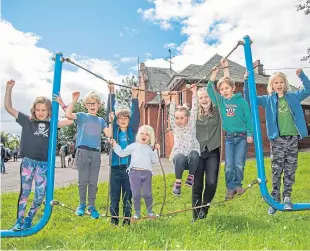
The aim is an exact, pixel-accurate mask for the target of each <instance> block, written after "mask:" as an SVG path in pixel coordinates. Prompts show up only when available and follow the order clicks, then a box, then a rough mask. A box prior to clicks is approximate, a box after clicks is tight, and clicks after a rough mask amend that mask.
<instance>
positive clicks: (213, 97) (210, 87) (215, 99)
mask: <svg viewBox="0 0 310 251" xmlns="http://www.w3.org/2000/svg"><path fill="white" fill-rule="evenodd" d="M218 71H219V70H218V68H217V67H213V71H212V74H211V76H210V80H209V82H208V86H207V93H208V95H209V97H210V99H211V100H212V102H213V104H214V105H216V106H219V104H218V103H219V101H220V99H221V95H220V94H219V93H218V92H217V91H216V90H215V87H214V82H215V79H216V75H217V73H218Z"/></svg>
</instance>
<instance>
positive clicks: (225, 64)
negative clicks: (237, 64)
mask: <svg viewBox="0 0 310 251" xmlns="http://www.w3.org/2000/svg"><path fill="white" fill-rule="evenodd" d="M221 66H222V68H223V72H224V77H230V73H229V68H228V60H227V58H222V59H221Z"/></svg>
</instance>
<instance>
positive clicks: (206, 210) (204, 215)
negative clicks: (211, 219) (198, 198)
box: [198, 207, 210, 220]
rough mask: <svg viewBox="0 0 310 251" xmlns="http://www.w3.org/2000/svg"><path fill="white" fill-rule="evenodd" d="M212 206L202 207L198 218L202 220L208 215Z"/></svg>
mask: <svg viewBox="0 0 310 251" xmlns="http://www.w3.org/2000/svg"><path fill="white" fill-rule="evenodd" d="M209 208H210V207H204V208H201V209H200V211H199V214H198V219H200V220H202V219H205V218H206V217H207V214H208V211H209Z"/></svg>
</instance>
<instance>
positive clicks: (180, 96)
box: [178, 92, 183, 105]
mask: <svg viewBox="0 0 310 251" xmlns="http://www.w3.org/2000/svg"><path fill="white" fill-rule="evenodd" d="M178 95H179V96H178V98H179V105H183V92H179V93H178Z"/></svg>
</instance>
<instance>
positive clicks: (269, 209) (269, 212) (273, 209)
mask: <svg viewBox="0 0 310 251" xmlns="http://www.w3.org/2000/svg"><path fill="white" fill-rule="evenodd" d="M276 212H277V209H275V208H273V207H269V208H268V214H270V215H272V214H275V213H276Z"/></svg>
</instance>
